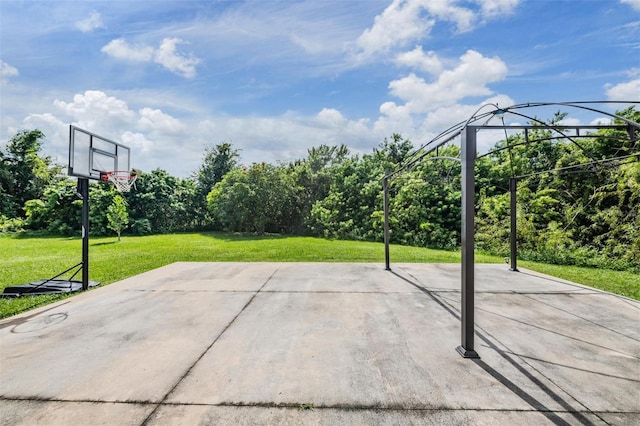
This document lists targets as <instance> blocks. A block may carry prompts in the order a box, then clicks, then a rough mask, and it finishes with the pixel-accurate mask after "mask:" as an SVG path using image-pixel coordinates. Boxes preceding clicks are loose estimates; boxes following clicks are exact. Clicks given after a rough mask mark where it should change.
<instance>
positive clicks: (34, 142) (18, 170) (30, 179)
mask: <svg viewBox="0 0 640 426" xmlns="http://www.w3.org/2000/svg"><path fill="white" fill-rule="evenodd" d="M43 139H44V133H42V132H41V131H40V130H37V129H36V130H22V131H20V132H18V133H17V134H16V135H15V136H13V137H12V138H11V139H10V140H9V142H8V143H7V146H6V148H5V149H4V152H2V153H1V155H0V162H1V166H0V208H1V209H2V210H1V211H0V214H1V215H4V216H7V217H25V212H24V211H23V207H24V205H25V203H26V202H27V201H29V200H34V199H39V198H40V197H42V195H43V194H44V192H45V188H46V187H47V185H48V184H49V183H51V182H52V181H53V180H55V178H56V176H57V175H59V173H60V167H59V166H56V165H54V164H53V160H52V159H51V158H50V157H47V156H45V157H43V156H40V150H41V149H42V140H43Z"/></svg>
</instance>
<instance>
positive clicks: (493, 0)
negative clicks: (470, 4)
mask: <svg viewBox="0 0 640 426" xmlns="http://www.w3.org/2000/svg"><path fill="white" fill-rule="evenodd" d="M476 2H477V3H478V4H479V5H480V7H481V10H482V15H484V16H485V17H488V18H490V17H493V16H498V15H506V14H510V13H512V12H513V11H514V9H515V8H516V6H517V5H518V3H520V0H476Z"/></svg>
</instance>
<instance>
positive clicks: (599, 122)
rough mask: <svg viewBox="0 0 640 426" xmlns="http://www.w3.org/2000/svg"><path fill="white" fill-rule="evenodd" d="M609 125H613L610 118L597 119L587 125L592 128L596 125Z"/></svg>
mask: <svg viewBox="0 0 640 426" xmlns="http://www.w3.org/2000/svg"><path fill="white" fill-rule="evenodd" d="M611 123H613V119H612V118H611V117H598V118H594V119H593V120H591V122H590V123H589V124H590V125H592V126H597V125H602V126H607V125H609V124H611Z"/></svg>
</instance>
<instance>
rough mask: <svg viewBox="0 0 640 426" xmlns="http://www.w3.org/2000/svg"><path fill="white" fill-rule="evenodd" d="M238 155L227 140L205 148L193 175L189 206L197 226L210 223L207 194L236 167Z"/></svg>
mask: <svg viewBox="0 0 640 426" xmlns="http://www.w3.org/2000/svg"><path fill="white" fill-rule="evenodd" d="M238 157H239V154H238V150H236V149H233V147H232V145H231V143H229V142H223V143H220V144H218V145H216V146H212V147H207V148H205V152H204V156H203V159H202V164H201V165H200V168H199V169H198V171H197V172H196V173H195V174H194V176H193V177H194V178H195V193H194V194H193V196H194V200H193V203H192V206H191V207H192V209H193V212H194V215H195V217H196V219H197V221H198V223H197V226H198V227H202V228H206V227H209V226H211V225H212V223H211V222H212V218H211V217H210V215H209V210H208V208H207V195H208V194H209V192H211V189H213V186H214V185H215V184H216V183H218V182H220V181H221V180H222V178H223V177H224V176H225V175H226V174H227V173H229V172H230V171H231V170H233V169H234V168H235V167H237V161H238Z"/></svg>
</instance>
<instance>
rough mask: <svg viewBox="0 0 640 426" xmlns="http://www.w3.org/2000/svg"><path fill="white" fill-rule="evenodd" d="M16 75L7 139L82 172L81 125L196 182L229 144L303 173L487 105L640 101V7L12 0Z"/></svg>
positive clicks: (7, 64)
mask: <svg viewBox="0 0 640 426" xmlns="http://www.w3.org/2000/svg"><path fill="white" fill-rule="evenodd" d="M0 61H1V62H0V66H1V68H0V115H1V117H0V141H2V142H5V141H7V140H8V139H9V138H10V137H11V136H13V135H14V134H15V133H16V132H17V131H18V130H21V129H33V128H39V129H41V130H42V131H43V132H44V133H45V134H46V136H47V139H46V143H45V146H44V151H45V153H46V154H49V155H52V156H53V157H55V158H56V159H58V161H59V162H60V163H61V164H66V161H67V160H66V159H67V152H68V125H69V124H75V125H77V126H79V127H82V128H85V129H87V130H90V131H93V132H95V133H98V134H100V135H102V136H104V137H107V138H110V139H113V140H115V141H118V142H120V143H124V144H126V145H129V146H130V147H131V149H132V164H133V166H134V167H136V168H138V169H142V170H143V171H151V170H153V169H155V168H161V169H164V170H167V171H169V173H171V174H173V175H174V176H180V177H187V176H189V175H190V174H191V173H192V172H194V171H195V170H197V168H198V167H199V165H200V162H201V158H202V154H203V152H204V148H205V147H206V146H211V145H215V144H218V143H220V142H231V143H232V144H233V146H234V147H235V148H237V149H239V150H240V154H241V161H242V162H243V163H246V164H250V163H252V162H259V161H267V162H272V163H275V162H278V161H283V162H286V161H290V160H293V159H297V158H302V157H304V156H306V152H307V149H309V148H310V147H312V146H318V145H320V144H329V145H333V144H342V143H344V144H346V145H347V146H349V147H350V148H351V150H352V152H353V153H367V152H370V151H371V149H372V148H373V147H375V146H377V145H378V144H379V143H380V142H381V141H382V140H383V139H384V138H385V137H390V136H391V135H392V134H393V133H400V134H402V135H403V136H404V137H407V138H409V139H411V140H412V141H413V142H414V144H415V145H416V146H417V145H420V144H422V143H424V142H426V141H428V140H429V139H430V138H432V137H433V136H434V135H436V134H438V133H440V132H441V131H442V130H444V129H446V128H448V127H449V126H451V125H453V124H455V123H456V122H459V121H461V120H463V119H466V118H467V117H468V116H469V115H470V114H471V113H473V112H474V111H475V110H476V109H477V108H478V107H479V106H480V105H482V104H484V103H486V102H494V103H498V104H499V105H500V106H503V107H506V106H509V105H512V104H515V103H523V102H541V101H581V100H621V101H638V100H640V0H569V1H562V0H553V1H552V0H528V1H527V0H473V1H471V0H467V1H457V0H393V1H392V0H384V1H383V0H299V1H275V0H258V1H192V0H181V1H164V0H152V1H151V0H150V1H124V0H111V1H108V2H103V1H65V0H57V1H44V0H40V1H28V0H24V1H18V0H0ZM603 108H609V107H608V106H604V107H603ZM552 112H553V111H549V114H552ZM580 114H585V113H576V112H573V111H571V112H570V116H569V117H568V118H567V120H568V121H569V122H571V123H582V124H589V123H591V122H592V121H593V120H597V119H599V118H600V117H597V116H589V115H586V114H585V115H580ZM538 116H539V117H542V118H549V117H544V116H541V115H538ZM485 143H487V144H489V143H491V141H485Z"/></svg>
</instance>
